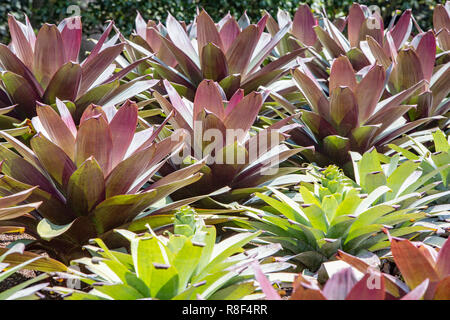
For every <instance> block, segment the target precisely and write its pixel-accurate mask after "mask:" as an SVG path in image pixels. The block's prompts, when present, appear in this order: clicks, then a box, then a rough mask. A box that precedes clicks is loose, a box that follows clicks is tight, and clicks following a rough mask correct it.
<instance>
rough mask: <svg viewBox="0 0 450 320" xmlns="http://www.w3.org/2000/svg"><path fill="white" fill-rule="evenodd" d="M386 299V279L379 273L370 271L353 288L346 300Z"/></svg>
mask: <svg viewBox="0 0 450 320" xmlns="http://www.w3.org/2000/svg"><path fill="white" fill-rule="evenodd" d="M378 285H379V286H378ZM384 299H385V291H384V277H383V275H382V274H381V273H380V272H379V271H375V270H373V271H372V270H370V269H369V272H368V273H366V275H365V276H364V277H363V278H362V279H361V280H359V281H358V282H357V283H356V284H355V285H354V286H353V288H352V289H351V290H350V292H349V293H348V295H347V297H346V299H345V300H384Z"/></svg>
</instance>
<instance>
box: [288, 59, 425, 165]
mask: <svg viewBox="0 0 450 320" xmlns="http://www.w3.org/2000/svg"><path fill="white" fill-rule="evenodd" d="M293 76H294V79H295V82H296V84H297V85H298V87H299V89H300V91H301V92H302V94H303V95H304V97H305V98H306V100H307V101H308V105H309V107H310V108H311V110H310V111H309V110H305V111H303V112H302V121H303V122H304V123H305V124H306V125H307V127H304V128H300V129H298V130H296V131H295V132H294V131H293V132H292V139H293V140H294V141H295V142H296V143H297V144H299V145H311V144H312V145H314V146H315V148H316V151H317V152H316V153H315V154H314V155H310V156H309V160H314V161H316V162H317V163H318V164H319V165H326V164H329V163H336V164H339V165H340V166H342V167H344V168H346V170H347V172H351V170H350V167H349V165H350V164H349V160H350V155H349V151H356V152H359V153H364V152H365V151H367V150H369V149H370V148H371V147H373V146H375V147H382V146H384V145H386V144H387V143H389V142H391V141H393V140H394V139H395V138H397V137H399V136H400V135H401V134H403V133H406V132H408V131H410V130H412V129H414V128H416V127H417V126H419V125H421V124H423V123H425V122H427V121H429V120H430V119H431V118H423V119H419V120H416V121H413V122H408V123H406V120H405V119H403V118H402V116H403V115H405V114H406V113H407V112H408V111H409V110H411V109H413V108H414V105H406V104H403V102H404V101H406V100H408V99H409V98H410V97H412V96H413V95H414V93H415V92H417V91H418V90H421V89H422V88H423V87H424V85H425V81H423V80H422V81H418V82H417V83H414V84H411V86H410V87H408V88H405V89H402V90H401V92H399V93H397V94H395V95H393V96H390V97H388V98H385V99H384V98H383V99H382V97H383V94H384V93H385V85H386V78H387V76H386V71H385V70H384V68H383V66H381V65H378V64H375V65H373V66H371V67H370V69H369V70H368V71H367V73H366V74H365V75H364V76H363V77H362V78H361V79H359V80H358V77H357V74H356V73H355V71H354V69H353V67H352V65H351V63H350V61H349V59H348V58H347V57H345V56H341V57H339V58H337V59H335V60H334V62H333V64H332V67H331V71H330V78H329V81H328V87H326V88H322V86H321V85H320V84H319V82H318V81H317V79H316V78H315V77H314V76H313V75H312V74H311V72H310V71H309V69H308V68H307V67H306V66H305V65H303V66H301V67H300V68H298V69H296V70H295V71H294V72H293ZM324 89H325V91H324ZM380 99H382V100H381V101H380ZM305 156H307V155H305Z"/></svg>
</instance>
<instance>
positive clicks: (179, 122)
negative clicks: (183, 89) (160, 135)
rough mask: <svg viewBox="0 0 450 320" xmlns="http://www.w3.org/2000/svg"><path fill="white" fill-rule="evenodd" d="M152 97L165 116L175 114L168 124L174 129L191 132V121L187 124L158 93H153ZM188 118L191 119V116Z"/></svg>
mask: <svg viewBox="0 0 450 320" xmlns="http://www.w3.org/2000/svg"><path fill="white" fill-rule="evenodd" d="M153 96H154V97H155V99H156V101H158V103H159V105H160V106H161V108H162V109H163V111H164V112H165V113H166V114H169V113H171V112H175V114H174V116H173V120H172V121H170V123H171V124H172V126H173V127H174V128H175V129H186V130H189V131H190V130H192V125H193V122H192V120H191V122H187V120H185V118H184V117H183V116H182V114H181V113H180V112H179V111H178V110H177V109H175V107H174V106H173V105H172V104H171V103H170V102H169V101H167V99H166V98H164V97H163V96H162V95H161V94H160V93H159V92H157V91H155V92H153ZM190 118H192V114H191V115H190Z"/></svg>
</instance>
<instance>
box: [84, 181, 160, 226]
mask: <svg viewBox="0 0 450 320" xmlns="http://www.w3.org/2000/svg"><path fill="white" fill-rule="evenodd" d="M156 194H157V192H156V190H150V191H148V192H144V193H139V194H127V195H117V196H114V197H111V198H107V199H106V200H104V201H103V202H101V203H100V204H99V205H97V206H96V207H95V209H94V210H93V212H92V213H91V214H90V216H91V219H92V220H93V221H94V223H95V226H96V229H97V232H98V233H99V234H101V233H104V232H105V231H108V230H111V229H113V228H115V227H118V226H120V225H122V224H124V223H125V222H127V221H130V220H131V219H133V218H134V217H135V216H137V215H138V214H139V213H141V211H143V210H144V209H146V208H147V207H149V206H150V205H151V204H152V203H153V202H154V201H153V199H155V198H156Z"/></svg>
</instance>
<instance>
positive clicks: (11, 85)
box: [0, 71, 41, 118]
mask: <svg viewBox="0 0 450 320" xmlns="http://www.w3.org/2000/svg"><path fill="white" fill-rule="evenodd" d="M0 79H1V80H2V82H3V85H4V87H5V89H6V91H7V92H8V94H9V97H10V98H11V100H12V101H13V102H14V103H15V104H17V105H18V106H17V107H16V108H15V110H14V111H15V112H16V113H18V114H19V115H21V116H23V117H28V118H31V117H32V116H34V115H35V114H36V111H35V106H36V102H37V101H40V100H41V98H40V96H39V95H38V94H37V93H36V91H35V90H34V88H33V87H32V86H31V85H30V83H29V82H28V81H27V80H26V79H25V78H24V77H22V76H19V75H18V74H15V73H12V72H9V71H3V72H2V73H0Z"/></svg>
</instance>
